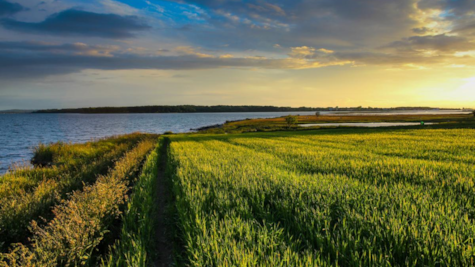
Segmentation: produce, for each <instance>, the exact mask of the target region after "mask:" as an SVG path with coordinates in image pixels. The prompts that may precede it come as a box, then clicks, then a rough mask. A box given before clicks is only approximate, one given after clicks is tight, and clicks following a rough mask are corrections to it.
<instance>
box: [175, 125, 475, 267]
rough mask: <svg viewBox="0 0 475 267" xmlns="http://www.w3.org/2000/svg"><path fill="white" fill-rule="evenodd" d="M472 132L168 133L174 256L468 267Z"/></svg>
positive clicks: (236, 262)
mask: <svg viewBox="0 0 475 267" xmlns="http://www.w3.org/2000/svg"><path fill="white" fill-rule="evenodd" d="M474 151H475V131H474V130H471V129H455V130H443V129H441V130H424V129H422V130H390V129H378V130H368V129H360V130H345V129H339V130H327V131H308V132H299V133H296V132H282V133H269V134H262V133H261V134H247V135H227V136H220V137H216V136H212V135H208V136H187V137H176V138H172V142H171V145H170V151H169V161H170V166H172V167H171V168H172V173H173V186H174V188H173V190H174V192H176V213H177V217H178V225H179V233H180V238H181V239H180V240H181V242H182V245H183V248H184V252H183V253H182V254H180V259H181V260H182V262H183V263H185V264H186V265H190V266H259V265H260V266H337V265H339V266H370V265H374V266H469V265H473V263H474V262H473V261H474V255H475V251H474V242H473V238H474V237H475V226H474V216H475V207H474V203H475V194H474V193H475V192H474V189H475V187H474V181H475V176H474V174H475V167H474V163H475V154H474Z"/></svg>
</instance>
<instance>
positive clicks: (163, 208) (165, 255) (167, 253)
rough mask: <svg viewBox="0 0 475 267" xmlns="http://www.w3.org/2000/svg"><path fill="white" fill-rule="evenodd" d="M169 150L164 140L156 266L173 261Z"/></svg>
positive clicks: (157, 215)
mask: <svg viewBox="0 0 475 267" xmlns="http://www.w3.org/2000/svg"><path fill="white" fill-rule="evenodd" d="M167 151H168V144H167V142H164V145H163V146H162V148H161V151H160V154H161V156H160V162H159V166H158V176H157V184H156V186H157V187H156V192H157V196H158V197H157V207H156V212H157V214H156V218H157V224H156V226H155V227H156V229H157V230H156V234H155V235H156V243H155V245H156V251H157V255H156V259H155V262H154V265H153V266H155V267H168V266H172V263H173V240H172V238H171V237H170V233H169V231H168V230H169V227H167V215H168V214H167V213H168V212H167V210H168V207H169V204H170V199H171V192H170V185H169V184H168V183H167V180H166V175H165V170H166V164H167V160H168V157H167Z"/></svg>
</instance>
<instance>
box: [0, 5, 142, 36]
mask: <svg viewBox="0 0 475 267" xmlns="http://www.w3.org/2000/svg"><path fill="white" fill-rule="evenodd" d="M0 24H1V25H3V27H4V28H6V29H9V30H13V31H19V32H26V33H35V34H51V35H60V36H70V35H72V36H86V37H92V36H93V37H103V38H113V39H121V38H129V37H133V36H134V34H135V33H136V32H138V31H143V30H146V29H148V28H150V27H149V26H148V25H147V24H145V23H144V22H143V21H141V20H140V19H139V18H138V17H136V16H120V15H116V14H99V13H93V12H87V11H82V10H76V9H68V10H65V11H62V12H59V13H55V14H53V15H51V16H49V17H47V18H46V19H45V20H44V21H42V22H21V21H17V20H13V19H2V20H0Z"/></svg>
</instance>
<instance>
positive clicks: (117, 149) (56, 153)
mask: <svg viewBox="0 0 475 267" xmlns="http://www.w3.org/2000/svg"><path fill="white" fill-rule="evenodd" d="M146 137H147V136H146V135H142V134H130V135H125V136H118V137H111V138H107V139H102V140H99V141H96V142H88V143H85V144H65V143H56V144H51V145H39V146H38V147H37V148H36V150H35V153H34V157H33V160H32V161H33V162H34V163H36V164H38V163H41V166H36V167H34V168H31V167H23V168H19V169H17V170H14V171H12V172H11V173H8V174H6V175H4V176H2V177H1V178H0V245H2V250H5V248H6V247H7V246H8V245H9V244H11V243H14V242H23V241H25V240H26V238H27V237H28V236H29V232H30V231H29V230H28V225H29V224H30V222H31V221H32V220H37V221H40V220H39V219H40V216H41V217H43V218H45V219H50V218H51V216H52V213H51V207H52V206H53V205H54V204H56V203H58V201H59V200H61V199H64V198H65V197H66V194H67V193H69V192H71V191H73V190H77V189H81V188H82V187H83V185H84V184H88V183H91V182H94V180H95V179H96V178H97V176H98V175H100V174H105V173H106V172H107V171H108V169H109V168H110V167H112V166H113V164H114V162H115V161H116V160H118V159H119V158H120V157H121V156H122V155H123V154H124V153H125V152H126V151H127V150H129V149H130V148H132V147H133V146H135V145H136V144H137V143H138V142H140V141H141V140H143V139H144V138H146Z"/></svg>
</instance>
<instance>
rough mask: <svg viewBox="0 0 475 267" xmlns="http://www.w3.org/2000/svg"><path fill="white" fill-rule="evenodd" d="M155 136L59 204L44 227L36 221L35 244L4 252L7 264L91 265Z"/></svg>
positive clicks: (21, 245) (5, 264) (19, 246)
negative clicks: (91, 183)
mask: <svg viewBox="0 0 475 267" xmlns="http://www.w3.org/2000/svg"><path fill="white" fill-rule="evenodd" d="M155 143H156V142H155V139H154V140H153V141H152V140H145V141H142V142H141V143H139V144H138V145H137V147H135V148H134V149H132V150H131V151H129V152H127V153H126V155H125V156H124V157H123V158H122V159H121V160H120V161H118V162H117V163H116V164H115V167H114V169H113V170H112V171H111V172H110V173H109V174H108V175H106V176H100V177H99V178H98V179H97V182H96V183H95V184H93V185H90V186H86V187H85V188H84V190H83V191H75V192H74V193H73V194H72V195H71V198H70V199H69V200H67V201H64V202H63V203H62V204H60V205H58V206H56V207H55V208H54V210H53V213H54V215H55V217H54V219H53V220H52V221H51V222H49V223H48V224H47V225H46V226H44V227H41V226H39V225H37V224H36V223H35V222H33V223H32V229H33V232H34V236H33V237H32V239H31V240H32V241H31V243H32V245H31V246H27V245H24V244H17V245H16V246H15V247H14V249H13V251H11V252H10V253H8V254H3V257H4V259H5V261H4V262H3V265H4V266H78V265H91V264H94V263H95V262H96V260H97V257H96V253H97V250H96V248H98V247H99V246H100V245H101V244H102V241H103V240H104V239H106V238H107V236H108V233H109V229H110V227H111V226H112V224H113V223H114V221H116V219H117V218H118V216H119V215H120V206H121V205H122V204H124V202H125V200H126V197H127V192H128V191H129V184H130V183H131V182H132V180H133V179H134V178H135V177H136V174H137V172H138V171H139V170H140V166H141V163H142V161H143V159H144V157H145V155H146V154H147V153H148V152H149V151H150V150H151V149H152V148H153V146H154V145H155Z"/></svg>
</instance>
